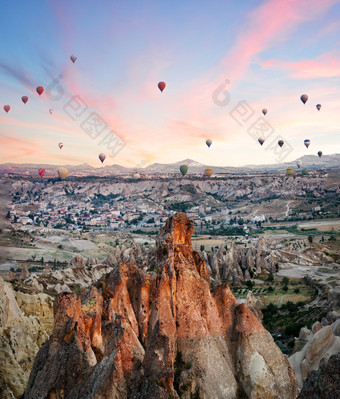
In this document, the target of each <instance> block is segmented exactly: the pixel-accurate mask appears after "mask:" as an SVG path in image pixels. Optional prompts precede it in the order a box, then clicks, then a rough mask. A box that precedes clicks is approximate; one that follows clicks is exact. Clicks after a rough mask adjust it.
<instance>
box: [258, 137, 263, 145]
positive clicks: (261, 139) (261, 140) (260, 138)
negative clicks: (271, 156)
mask: <svg viewBox="0 0 340 399" xmlns="http://www.w3.org/2000/svg"><path fill="white" fill-rule="evenodd" d="M257 141H258V142H259V143H260V144H261V145H262V144H263V143H264V138H262V137H259V139H258V140H257Z"/></svg>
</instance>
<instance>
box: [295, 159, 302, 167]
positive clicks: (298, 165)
mask: <svg viewBox="0 0 340 399" xmlns="http://www.w3.org/2000/svg"><path fill="white" fill-rule="evenodd" d="M296 165H297V167H298V168H299V169H300V168H301V165H302V162H301V161H300V160H298V161H296Z"/></svg>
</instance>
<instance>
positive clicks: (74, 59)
mask: <svg viewBox="0 0 340 399" xmlns="http://www.w3.org/2000/svg"><path fill="white" fill-rule="evenodd" d="M70 60H71V61H72V62H73V64H74V63H75V62H76V61H77V57H76V56H74V55H71V57H70Z"/></svg>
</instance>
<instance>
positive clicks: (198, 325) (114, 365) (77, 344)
mask: <svg viewBox="0 0 340 399" xmlns="http://www.w3.org/2000/svg"><path fill="white" fill-rule="evenodd" d="M192 232H193V222H192V221H190V220H189V219H188V217H187V216H186V215H185V214H183V213H178V214H176V215H174V216H173V217H171V218H170V219H168V220H167V222H166V224H165V226H164V227H163V228H162V229H161V232H160V234H159V236H158V238H157V241H156V263H155V266H154V269H153V271H144V270H142V269H141V268H138V267H137V266H136V265H134V264H131V263H126V262H124V261H121V262H120V264H119V265H116V266H114V268H113V270H112V271H111V272H110V274H109V275H107V276H103V278H102V279H101V281H100V282H99V283H98V284H96V286H92V287H90V288H88V289H85V290H83V291H82V293H81V294H80V296H79V297H78V296H76V295H73V294H71V293H61V294H59V295H58V297H57V298H56V300H55V303H54V315H55V326H54V329H53V333H52V335H51V337H50V339H49V341H48V342H46V343H45V344H44V345H43V347H42V348H41V349H40V351H39V353H38V355H37V357H36V360H35V363H34V367H33V369H32V372H31V375H30V379H29V383H28V385H27V389H26V392H25V399H33V398H39V399H43V398H58V399H64V398H65V399H71V398H72V399H83V398H96V399H104V398H117V399H118V398H119V399H123V398H149V399H153V398H157V399H163V398H164V399H168V398H169V397H171V398H179V397H181V398H186V399H189V398H192V397H200V398H209V399H210V398H217V399H218V398H254V399H255V398H266V399H271V398H273V399H274V398H278V397H279V398H280V399H293V398H296V396H297V394H298V387H297V382H296V380H295V377H294V373H293V370H292V369H291V367H290V365H289V363H288V360H287V359H286V358H285V356H284V355H283V354H282V353H281V351H280V349H279V348H278V347H277V346H276V344H275V343H274V341H273V339H272V337H271V335H270V334H269V333H268V332H267V331H266V330H265V329H264V327H263V326H262V324H261V322H260V321H259V320H258V319H257V317H256V316H255V315H254V314H253V313H252V311H251V310H250V309H249V308H248V306H247V305H246V304H241V305H240V304H238V302H237V301H236V299H235V297H234V296H233V294H232V293H231V291H230V289H229V288H228V286H226V285H225V284H223V285H220V286H218V287H216V288H215V289H214V290H213V292H212V291H211V289H210V285H209V273H208V270H207V268H206V265H205V262H204V260H203V259H202V258H201V257H200V256H199V254H198V253H197V252H195V251H193V250H192V247H191V235H192ZM116 256H117V255H116V254H115V257H116Z"/></svg>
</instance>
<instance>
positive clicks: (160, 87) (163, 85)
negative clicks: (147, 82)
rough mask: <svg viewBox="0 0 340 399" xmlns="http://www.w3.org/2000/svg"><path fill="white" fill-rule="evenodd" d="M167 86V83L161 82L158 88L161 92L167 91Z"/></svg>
mask: <svg viewBox="0 0 340 399" xmlns="http://www.w3.org/2000/svg"><path fill="white" fill-rule="evenodd" d="M165 86H166V84H165V82H159V83H158V88H159V90H160V91H163V90H164V89H165Z"/></svg>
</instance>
